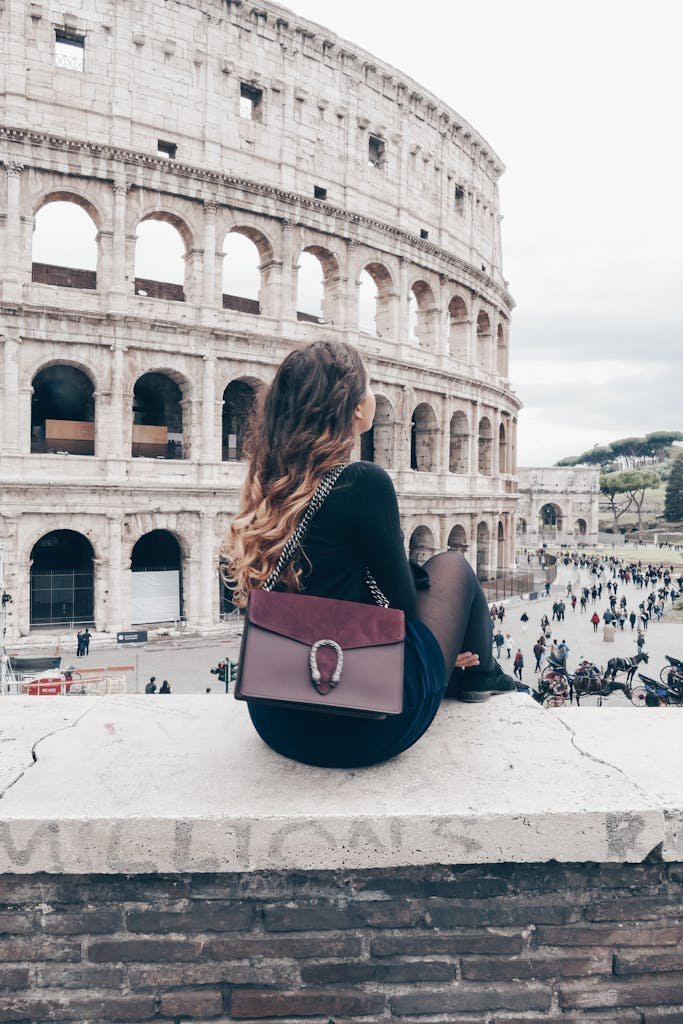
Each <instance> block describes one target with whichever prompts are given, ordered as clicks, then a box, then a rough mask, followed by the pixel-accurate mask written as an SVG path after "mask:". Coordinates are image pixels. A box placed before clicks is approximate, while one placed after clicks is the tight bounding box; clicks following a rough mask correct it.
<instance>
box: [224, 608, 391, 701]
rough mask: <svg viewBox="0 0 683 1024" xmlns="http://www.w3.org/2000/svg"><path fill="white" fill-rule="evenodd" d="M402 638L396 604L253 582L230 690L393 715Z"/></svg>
mask: <svg viewBox="0 0 683 1024" xmlns="http://www.w3.org/2000/svg"><path fill="white" fill-rule="evenodd" d="M404 643H405V617H404V614H403V612H402V611H401V610H399V609H396V608H382V607H377V606H375V605H365V604H360V603H357V602H355V601H338V600H333V599H331V598H325V597H311V596H308V595H306V594H290V593H283V592H279V591H265V590H254V591H252V592H251V594H250V596H249V603H248V605H247V612H246V616H245V626H244V633H243V636H242V647H241V651H240V660H239V671H238V675H237V683H236V687H235V697H236V698H237V699H238V700H250V701H252V700H253V701H261V702H267V703H268V704H281V705H282V706H290V707H300V708H304V707H305V708H308V709H309V710H311V711H328V712H333V713H336V714H345V715H360V716H365V717H372V718H384V717H386V716H387V715H398V714H400V713H401V711H402V710H403V652H404Z"/></svg>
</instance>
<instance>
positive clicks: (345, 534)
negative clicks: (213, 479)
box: [224, 341, 516, 768]
mask: <svg viewBox="0 0 683 1024" xmlns="http://www.w3.org/2000/svg"><path fill="white" fill-rule="evenodd" d="M374 412H375V396H374V394H373V392H372V389H371V387H370V383H369V375H368V372H367V370H366V369H365V367H364V366H363V363H362V361H361V357H360V354H359V352H358V350H357V349H356V348H354V347H353V346H352V345H350V344H349V343H347V342H332V341H321V342H314V343H313V344H310V345H306V346H304V347H301V348H295V349H294V350H293V351H292V352H290V353H289V354H288V355H287V356H286V357H285V359H284V360H283V362H282V363H281V364H280V366H279V368H278V370H277V372H276V374H275V378H274V380H273V381H272V383H271V384H270V385H269V386H267V387H264V388H262V389H261V392H260V394H259V399H258V404H257V408H256V412H255V414H254V418H253V420H252V424H251V437H250V448H248V449H247V450H250V451H251V452H252V453H253V454H252V455H251V457H250V460H249V462H248V464H247V466H246V478H245V483H244V486H243V490H242V498H241V505H240V510H239V511H238V513H237V515H236V516H235V518H234V519H233V521H232V524H231V527H230V533H229V536H228V537H227V538H226V542H225V546H224V551H225V555H226V558H227V566H226V573H227V577H228V579H229V580H230V585H231V588H232V600H233V602H234V603H235V604H236V606H237V607H244V606H245V605H246V603H247V600H248V597H249V594H250V592H251V591H252V590H254V589H256V588H258V587H261V586H262V585H263V583H264V582H265V581H266V579H267V578H268V577H269V575H270V574H271V573H272V572H273V570H274V568H275V565H276V563H277V561H278V558H279V556H280V553H281V551H282V549H283V547H284V546H285V545H286V543H287V541H288V540H289V538H290V537H291V536H292V534H293V532H294V531H295V529H296V527H297V525H298V523H299V522H300V519H301V515H302V514H303V512H304V510H305V509H306V508H307V503H308V502H310V500H311V499H312V497H313V495H314V494H315V492H316V489H317V485H318V484H319V482H320V480H321V478H322V476H323V474H324V472H325V471H327V470H328V469H331V468H333V467H336V466H340V465H343V466H345V468H344V470H343V472H342V473H341V476H340V477H339V479H338V484H337V485H335V486H333V487H331V489H330V492H329V494H328V496H327V497H326V499H325V500H324V502H323V503H322V506H321V507H320V508H319V510H318V511H317V512H316V514H315V516H314V518H313V520H312V522H311V525H310V527H309V530H308V532H307V533H306V536H305V539H304V541H303V543H302V545H301V550H302V551H303V552H305V556H304V555H303V554H302V555H295V557H294V560H293V561H292V562H291V563H289V565H287V567H286V569H285V570H283V572H282V573H281V575H280V583H281V585H283V586H284V587H285V588H286V589H287V590H289V591H291V592H300V591H302V590H303V592H304V593H305V594H307V595H311V596H320V597H329V598H336V599H340V600H348V601H353V602H356V603H364V604H370V603H372V602H371V594H370V592H369V590H368V586H367V584H366V582H365V570H366V568H367V569H368V570H369V571H370V573H371V574H372V576H373V577H374V579H375V581H376V583H377V585H378V587H379V589H380V590H381V591H382V592H383V593H384V594H386V596H387V599H388V600H389V604H390V606H391V607H392V608H399V609H402V610H403V611H404V613H405V616H406V641H405V659H404V666H405V668H404V675H403V686H404V705H403V711H402V712H401V714H398V715H390V716H387V717H386V718H384V719H381V720H376V719H367V718H357V717H350V716H347V715H343V714H340V715H337V714H334V715H326V714H323V713H319V712H316V711H313V710H308V709H306V710H300V709H297V708H289V707H278V706H276V705H273V704H267V703H257V702H253V701H250V702H249V703H248V709H249V715H250V717H251V720H252V723H253V725H254V727H255V729H256V731H257V732H258V734H259V735H260V736H261V738H262V739H263V741H264V742H265V743H266V744H267V745H268V746H270V747H271V748H272V749H273V750H275V751H276V752H278V753H279V754H282V755H284V756H285V757H288V758H291V759H292V760H294V761H299V762H303V763H305V764H312V765H316V766H320V767H328V768H348V767H358V766H362V765H371V764H378V763H380V762H382V761H386V760H388V759H389V758H392V757H395V756H396V755H397V754H399V753H400V752H401V751H403V750H406V749H407V748H408V747H410V746H412V745H413V744H414V743H415V742H416V741H417V740H419V739H420V737H421V736H422V735H423V734H424V733H425V732H426V730H427V729H428V728H429V726H430V724H431V723H432V721H433V719H434V716H435V715H436V713H437V711H438V708H439V704H440V703H441V701H442V699H443V698H444V696H448V697H454V698H456V699H459V700H465V701H481V700H487V699H488V698H489V697H490V696H491V695H492V694H497V693H503V692H512V693H514V692H515V690H516V686H515V682H514V680H513V679H511V678H510V676H507V675H505V673H504V672H503V670H502V668H501V667H500V665H499V664H497V663H496V662H495V660H494V658H493V653H492V638H491V617H490V614H489V608H488V605H487V602H486V598H485V596H484V593H483V591H482V589H481V585H480V583H479V581H478V580H477V578H476V575H475V573H474V572H473V570H472V568H471V566H470V565H469V563H468V562H467V560H466V559H465V558H464V557H463V556H462V555H461V554H459V553H458V552H455V551H443V552H440V553H439V554H436V555H433V556H432V557H431V558H430V559H429V560H428V561H427V562H426V563H425V564H424V566H422V567H421V575H422V579H423V580H425V581H426V582H427V584H428V587H427V588H421V589H416V587H415V582H414V577H413V574H412V572H411V569H410V565H409V563H408V560H407V558H406V555H405V549H404V545H403V535H402V530H401V520H400V516H399V507H398V502H397V499H396V492H395V490H394V485H393V483H392V481H391V477H390V476H389V475H388V473H387V472H386V471H385V470H384V469H382V468H381V467H380V466H378V465H377V464H375V463H372V462H351V463H350V465H347V463H349V460H350V459H351V453H352V450H353V447H354V444H355V443H356V439H357V437H358V436H359V435H360V434H362V433H365V432H366V431H367V430H369V429H370V428H371V426H372V422H373V417H374ZM420 582H422V580H421V581H420ZM465 636H467V637H468V646H469V650H463V640H464V637H465ZM463 669H464V670H465V671H462V670H463Z"/></svg>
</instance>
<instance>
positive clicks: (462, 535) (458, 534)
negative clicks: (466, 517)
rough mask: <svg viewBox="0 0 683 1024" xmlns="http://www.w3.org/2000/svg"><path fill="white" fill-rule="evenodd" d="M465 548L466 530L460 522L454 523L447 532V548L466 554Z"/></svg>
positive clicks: (466, 546)
mask: <svg viewBox="0 0 683 1024" xmlns="http://www.w3.org/2000/svg"><path fill="white" fill-rule="evenodd" d="M467 548H468V542H467V530H466V529H465V527H464V526H462V525H461V524H460V523H456V524H455V526H454V527H452V529H451V532H450V533H449V534H448V549H449V551H459V552H460V553H461V554H463V555H466V554H467Z"/></svg>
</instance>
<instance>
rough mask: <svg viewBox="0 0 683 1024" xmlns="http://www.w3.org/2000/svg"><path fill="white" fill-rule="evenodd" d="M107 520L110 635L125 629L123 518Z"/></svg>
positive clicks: (107, 619)
mask: <svg viewBox="0 0 683 1024" xmlns="http://www.w3.org/2000/svg"><path fill="white" fill-rule="evenodd" d="M107 518H108V521H109V588H108V589H109V593H108V594H107V615H106V628H107V630H108V631H109V632H110V633H117V632H118V631H119V630H120V629H123V628H124V624H123V617H122V586H121V584H122V576H123V565H122V559H123V546H122V537H121V516H120V515H119V514H118V513H116V514H112V515H110V516H108V517H107Z"/></svg>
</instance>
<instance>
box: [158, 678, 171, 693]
mask: <svg viewBox="0 0 683 1024" xmlns="http://www.w3.org/2000/svg"><path fill="white" fill-rule="evenodd" d="M170 692H171V687H170V686H169V685H168V679H164V681H163V683H162V684H161V686H160V687H159V693H170Z"/></svg>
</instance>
